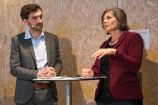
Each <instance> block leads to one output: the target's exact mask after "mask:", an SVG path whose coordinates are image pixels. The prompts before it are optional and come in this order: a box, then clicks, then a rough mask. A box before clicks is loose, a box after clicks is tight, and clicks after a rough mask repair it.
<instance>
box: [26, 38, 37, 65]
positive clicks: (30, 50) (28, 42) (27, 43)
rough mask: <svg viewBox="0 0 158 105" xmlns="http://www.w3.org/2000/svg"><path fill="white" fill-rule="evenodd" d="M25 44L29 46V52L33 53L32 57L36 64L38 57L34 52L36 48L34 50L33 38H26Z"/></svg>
mask: <svg viewBox="0 0 158 105" xmlns="http://www.w3.org/2000/svg"><path fill="white" fill-rule="evenodd" d="M25 45H26V46H27V48H28V49H29V52H30V54H31V55H32V58H33V60H34V62H35V64H36V57H35V53H34V50H33V45H32V41H31V39H26V40H25Z"/></svg>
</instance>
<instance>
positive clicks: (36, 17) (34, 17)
mask: <svg viewBox="0 0 158 105" xmlns="http://www.w3.org/2000/svg"><path fill="white" fill-rule="evenodd" d="M42 16H43V15H40V16H33V17H31V18H32V19H34V20H37V19H39V18H40V19H42Z"/></svg>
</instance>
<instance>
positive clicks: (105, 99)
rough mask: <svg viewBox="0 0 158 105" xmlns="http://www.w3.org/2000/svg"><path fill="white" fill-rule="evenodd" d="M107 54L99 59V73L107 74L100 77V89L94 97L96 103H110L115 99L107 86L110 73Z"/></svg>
mask: <svg viewBox="0 0 158 105" xmlns="http://www.w3.org/2000/svg"><path fill="white" fill-rule="evenodd" d="M108 48H113V46H111V45H109V46H108ZM109 57H110V56H109V55H105V56H103V57H102V59H101V75H102V76H107V77H108V78H107V79H102V80H101V84H100V90H99V95H98V97H97V99H96V101H97V102H98V103H104V104H107V103H111V102H112V101H114V100H115V99H114V98H113V97H112V95H111V92H110V88H109V80H110V75H109V70H110V69H109V64H110V62H109Z"/></svg>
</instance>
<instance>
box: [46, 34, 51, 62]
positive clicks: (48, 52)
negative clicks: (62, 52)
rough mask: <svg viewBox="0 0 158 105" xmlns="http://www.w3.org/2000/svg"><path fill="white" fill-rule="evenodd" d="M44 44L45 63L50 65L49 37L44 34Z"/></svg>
mask: <svg viewBox="0 0 158 105" xmlns="http://www.w3.org/2000/svg"><path fill="white" fill-rule="evenodd" d="M45 44H46V51H47V62H48V65H49V64H50V41H49V36H48V35H47V34H46V33H45Z"/></svg>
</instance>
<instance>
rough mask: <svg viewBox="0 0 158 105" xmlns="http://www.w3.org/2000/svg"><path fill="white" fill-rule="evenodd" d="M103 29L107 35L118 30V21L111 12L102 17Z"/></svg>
mask: <svg viewBox="0 0 158 105" xmlns="http://www.w3.org/2000/svg"><path fill="white" fill-rule="evenodd" d="M103 27H104V30H105V31H106V32H107V33H111V32H113V31H116V30H118V21H117V19H116V17H115V16H114V15H113V14H112V11H109V12H107V13H105V15H104V17H103Z"/></svg>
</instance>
